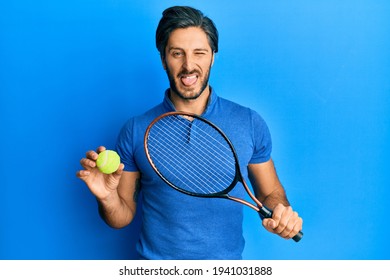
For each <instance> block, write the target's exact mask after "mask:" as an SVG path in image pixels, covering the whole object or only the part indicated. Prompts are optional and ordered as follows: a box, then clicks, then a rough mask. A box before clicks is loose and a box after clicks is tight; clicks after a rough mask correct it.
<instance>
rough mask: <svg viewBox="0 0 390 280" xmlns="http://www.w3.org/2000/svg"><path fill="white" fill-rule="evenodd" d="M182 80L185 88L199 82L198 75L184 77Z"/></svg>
mask: <svg viewBox="0 0 390 280" xmlns="http://www.w3.org/2000/svg"><path fill="white" fill-rule="evenodd" d="M180 80H181V82H182V84H183V85H184V86H186V87H190V86H192V85H194V84H195V83H196V82H197V81H198V75H197V74H191V75H182V76H181V77H180Z"/></svg>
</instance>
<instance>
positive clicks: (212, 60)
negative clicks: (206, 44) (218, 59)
mask: <svg viewBox="0 0 390 280" xmlns="http://www.w3.org/2000/svg"><path fill="white" fill-rule="evenodd" d="M214 58H215V52H213V57H212V58H211V66H213V65H214Z"/></svg>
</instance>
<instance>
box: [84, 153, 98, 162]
mask: <svg viewBox="0 0 390 280" xmlns="http://www.w3.org/2000/svg"><path fill="white" fill-rule="evenodd" d="M85 156H86V158H88V159H91V160H94V161H95V160H97V158H98V156H99V155H98V153H97V152H95V151H88V152H86V154H85Z"/></svg>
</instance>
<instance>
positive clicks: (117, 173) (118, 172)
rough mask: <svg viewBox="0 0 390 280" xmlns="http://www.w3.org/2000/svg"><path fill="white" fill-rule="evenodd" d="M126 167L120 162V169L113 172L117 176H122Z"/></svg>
mask: <svg viewBox="0 0 390 280" xmlns="http://www.w3.org/2000/svg"><path fill="white" fill-rule="evenodd" d="M124 168H125V165H124V164H123V163H121V164H119V167H118V169H117V170H116V171H115V172H114V173H113V175H114V176H115V177H120V176H121V175H122V173H123V170H124Z"/></svg>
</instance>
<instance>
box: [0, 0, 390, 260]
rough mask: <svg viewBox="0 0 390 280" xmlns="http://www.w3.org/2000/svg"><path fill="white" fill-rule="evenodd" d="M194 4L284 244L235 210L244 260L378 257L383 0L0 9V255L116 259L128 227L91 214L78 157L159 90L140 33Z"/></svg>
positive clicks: (383, 156) (150, 39) (381, 248)
mask: <svg viewBox="0 0 390 280" xmlns="http://www.w3.org/2000/svg"><path fill="white" fill-rule="evenodd" d="M175 4H181V5H182V4H186V5H193V6H195V7H197V8H199V9H201V10H202V11H203V12H204V13H205V14H206V15H209V16H210V17H211V18H212V19H213V20H214V21H215V23H216V25H217V27H218V29H219V32H220V52H219V53H218V54H217V57H216V61H215V64H214V67H213V69H212V74H211V80H210V81H211V84H212V85H213V86H214V88H215V89H216V90H217V92H218V93H219V95H221V96H223V97H225V98H228V99H231V100H234V101H236V102H238V103H241V104H243V105H246V106H250V107H252V108H253V109H255V110H257V111H258V112H259V113H260V114H261V115H262V116H263V117H264V118H265V120H266V121H267V123H268V125H269V127H270V130H271V133H272V136H273V142H274V152H273V158H274V160H275V163H276V167H277V170H278V174H279V176H280V179H281V181H282V183H283V184H284V185H285V187H286V189H287V193H288V196H289V199H290V201H291V203H292V204H293V205H294V207H295V209H296V210H297V211H298V212H299V213H300V214H301V215H302V216H303V217H304V232H305V237H304V239H303V240H302V241H301V242H300V243H298V244H296V243H294V242H292V241H285V240H282V239H280V238H278V237H276V236H273V235H270V234H268V233H267V232H265V231H264V230H263V229H262V227H261V226H260V221H259V219H258V217H257V214H256V213H255V212H254V211H252V210H251V209H246V210H245V224H244V232H245V237H246V240H247V244H246V249H245V252H244V258H246V259H389V257H390V252H389V248H390V242H389V238H388V234H389V231H390V226H389V222H388V205H389V204H388V199H389V194H390V190H389V187H388V185H389V179H390V172H389V171H390V170H389V166H388V164H387V162H388V158H389V156H390V149H389V148H390V147H389V140H390V137H389V136H390V131H389V128H390V111H389V109H390V97H389V94H390V79H389V77H390V17H389V15H390V2H389V1H385V0H383V1H379V0H378V1H375V0H371V1H370V0H367V1H359V0H354V1H352V0H349V1H347V0H345V1H342V0H326V1H325V0H323V1H321V0H318V1H303V0H301V1H285V0H280V1H268V0H260V1H257V0H250V1H223V0H221V1H196V2H195V1H158V0H155V1H143V0H142V1H141V0H139V1H125V0H100V1H92V0H77V1H76V0H67V1H64V0H58V1H49V0H47V1H44V0H39V1H27V0H19V1H18V0H15V1H2V2H1V3H0V121H1V126H0V129H1V138H0V145H1V149H2V152H1V160H0V172H1V174H0V190H1V194H0V213H1V214H0V259H131V258H134V256H135V253H134V246H135V242H136V239H137V234H138V230H139V224H140V217H139V216H138V217H137V218H136V220H135V222H134V223H133V224H131V225H130V226H128V227H126V228H125V229H121V230H114V229H111V228H109V227H107V226H106V225H105V224H104V223H103V222H102V221H101V220H100V218H99V216H98V214H97V209H96V201H95V199H94V197H93V196H92V195H91V194H90V192H89V190H88V189H87V187H86V186H85V185H84V184H83V183H82V182H81V181H80V180H78V179H77V178H76V176H75V174H76V171H77V170H78V169H79V168H80V166H79V160H80V159H81V158H82V157H83V156H84V153H85V152H86V151H87V150H89V149H95V148H96V147H97V146H98V145H106V146H107V147H108V148H112V147H113V146H114V143H115V140H116V136H117V133H118V131H119V129H120V127H121V126H122V125H123V123H124V122H125V121H126V120H127V119H128V118H129V117H131V116H133V115H137V114H140V113H142V112H143V111H145V110H146V109H148V108H150V107H151V106H153V105H155V104H157V103H159V102H160V101H161V100H162V96H163V91H164V90H165V89H166V88H167V87H168V82H167V78H166V74H165V72H164V71H163V69H162V66H161V63H160V59H159V54H158V52H157V50H156V49H155V45H154V33H155V29H156V26H157V23H158V21H159V19H160V17H161V12H162V11H163V10H164V9H165V8H167V7H168V6H171V5H175Z"/></svg>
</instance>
